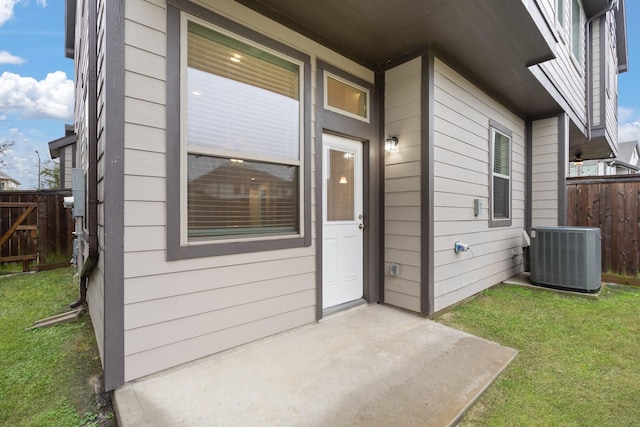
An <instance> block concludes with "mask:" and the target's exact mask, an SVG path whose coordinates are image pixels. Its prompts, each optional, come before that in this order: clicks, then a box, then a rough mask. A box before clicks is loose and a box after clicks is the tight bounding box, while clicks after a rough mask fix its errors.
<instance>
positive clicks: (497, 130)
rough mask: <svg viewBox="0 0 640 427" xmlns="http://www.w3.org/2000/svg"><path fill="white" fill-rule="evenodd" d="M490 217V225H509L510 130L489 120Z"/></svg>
mask: <svg viewBox="0 0 640 427" xmlns="http://www.w3.org/2000/svg"><path fill="white" fill-rule="evenodd" d="M489 129H490V138H491V142H490V145H491V174H490V175H491V182H490V186H491V194H490V197H491V202H490V204H491V218H490V225H491V226H492V227H499V226H509V225H511V132H510V131H509V130H508V129H507V128H505V127H503V126H501V125H499V124H497V123H495V122H491V125H490V127H489Z"/></svg>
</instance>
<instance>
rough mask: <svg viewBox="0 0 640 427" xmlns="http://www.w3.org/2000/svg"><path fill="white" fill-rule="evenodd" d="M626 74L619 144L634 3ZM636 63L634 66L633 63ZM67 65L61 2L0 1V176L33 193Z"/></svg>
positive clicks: (630, 108) (629, 82)
mask: <svg viewBox="0 0 640 427" xmlns="http://www.w3.org/2000/svg"><path fill="white" fill-rule="evenodd" d="M626 5H627V31H628V34H627V40H628V47H629V71H628V72H627V73H624V74H622V75H620V79H619V116H620V117H619V120H620V141H629V140H633V139H640V1H638V0H627V1H626ZM636 61H638V62H636ZM72 79H73V61H72V60H70V59H67V58H65V56H64V1H63V0H0V142H4V141H14V142H15V144H14V146H13V147H12V149H11V150H10V151H9V152H7V153H6V154H5V157H4V160H5V162H6V163H7V166H6V167H5V168H4V172H5V173H7V174H9V175H10V176H12V177H14V178H15V179H17V180H18V181H20V182H21V183H22V185H21V188H23V189H28V188H36V186H37V180H38V157H37V155H36V153H35V150H38V151H39V153H40V156H41V159H42V162H43V163H44V162H45V161H46V160H50V156H49V149H48V145H47V143H48V142H49V141H51V140H54V139H57V138H60V137H62V136H64V125H65V123H73V81H72Z"/></svg>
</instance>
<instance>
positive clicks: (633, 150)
mask: <svg viewBox="0 0 640 427" xmlns="http://www.w3.org/2000/svg"><path fill="white" fill-rule="evenodd" d="M638 171H640V149H639V146H638V141H627V142H621V143H619V144H618V156H617V157H616V158H614V159H613V158H608V159H601V160H587V161H583V162H580V163H577V162H575V161H574V162H572V163H571V166H570V168H569V176H570V177H576V176H595V175H631V174H636V173H638Z"/></svg>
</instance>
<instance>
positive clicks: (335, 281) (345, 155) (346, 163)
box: [322, 134, 364, 308]
mask: <svg viewBox="0 0 640 427" xmlns="http://www.w3.org/2000/svg"><path fill="white" fill-rule="evenodd" d="M322 144H323V145H322V155H323V156H324V157H323V171H322V176H323V180H322V199H323V212H322V260H323V261H322V277H323V283H322V308H328V307H333V306H336V305H339V304H343V303H345V302H349V301H354V300H357V299H360V298H362V295H363V287H362V271H363V266H362V259H363V255H362V253H363V240H362V236H363V228H364V222H363V216H364V212H363V211H362V205H363V203H362V191H363V190H362V188H363V186H362V179H363V174H362V143H360V142H359V141H354V140H351V139H348V138H343V137H339V136H336V135H330V134H323V135H322Z"/></svg>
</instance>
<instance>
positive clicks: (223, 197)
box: [187, 154, 298, 239]
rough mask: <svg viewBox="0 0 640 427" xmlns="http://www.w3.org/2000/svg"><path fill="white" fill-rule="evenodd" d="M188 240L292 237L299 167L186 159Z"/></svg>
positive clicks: (195, 158)
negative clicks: (289, 234)
mask: <svg viewBox="0 0 640 427" xmlns="http://www.w3.org/2000/svg"><path fill="white" fill-rule="evenodd" d="M187 162H188V170H189V172H188V175H189V181H188V186H187V187H188V190H187V205H188V212H189V213H188V236H189V238H190V239H193V238H197V237H198V236H223V235H231V234H261V233H274V232H294V231H297V229H298V224H297V222H298V220H297V218H298V214H297V212H298V167H297V166H289V165H278V164H269V163H260V162H251V161H243V160H240V159H223V158H217V157H210V156H200V155H195V154H190V155H189V156H188V160H187Z"/></svg>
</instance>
